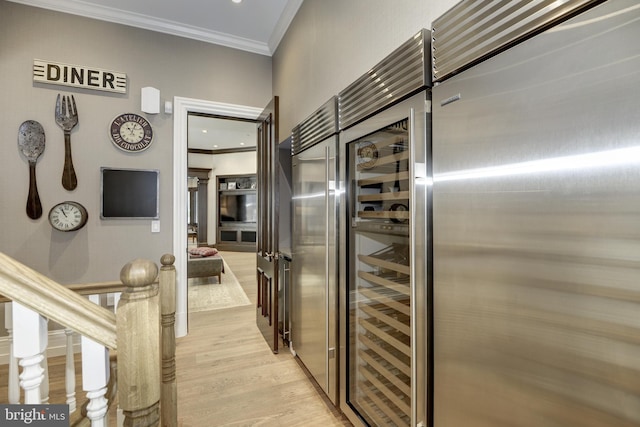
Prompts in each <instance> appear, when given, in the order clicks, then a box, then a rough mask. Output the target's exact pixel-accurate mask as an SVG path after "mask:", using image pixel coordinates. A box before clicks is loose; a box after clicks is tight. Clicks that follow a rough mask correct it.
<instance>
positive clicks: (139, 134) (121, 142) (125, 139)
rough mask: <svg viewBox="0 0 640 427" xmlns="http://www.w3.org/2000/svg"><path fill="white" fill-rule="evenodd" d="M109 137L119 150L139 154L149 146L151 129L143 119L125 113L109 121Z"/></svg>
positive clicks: (151, 134)
mask: <svg viewBox="0 0 640 427" xmlns="http://www.w3.org/2000/svg"><path fill="white" fill-rule="evenodd" d="M109 136H110V137H111V141H112V142H113V144H114V145H115V146H116V147H118V148H119V149H121V150H124V151H128V152H139V151H144V150H146V149H147V148H149V146H150V145H151V142H152V140H153V129H152V128H151V124H150V123H149V122H148V121H147V119H145V118H144V117H142V116H140V115H138V114H134V113H125V114H120V115H119V116H117V117H116V118H115V119H113V120H112V121H111V126H110V128H109Z"/></svg>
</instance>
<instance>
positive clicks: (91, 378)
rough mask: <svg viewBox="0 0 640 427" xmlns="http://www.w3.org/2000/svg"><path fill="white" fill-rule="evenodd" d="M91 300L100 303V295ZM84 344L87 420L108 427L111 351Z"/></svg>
mask: <svg viewBox="0 0 640 427" xmlns="http://www.w3.org/2000/svg"><path fill="white" fill-rule="evenodd" d="M89 300H91V301H93V302H94V303H99V301H100V298H99V296H98V295H91V296H90V297H89ZM81 342H82V389H83V390H84V391H86V392H87V397H88V398H89V404H88V405H87V418H89V419H90V420H91V426H92V427H107V425H108V414H107V410H108V401H107V399H106V398H105V397H104V396H105V394H106V393H107V383H108V382H109V350H108V349H107V348H106V347H105V346H103V345H100V344H98V343H96V342H95V341H93V340H91V339H89V338H86V337H81Z"/></svg>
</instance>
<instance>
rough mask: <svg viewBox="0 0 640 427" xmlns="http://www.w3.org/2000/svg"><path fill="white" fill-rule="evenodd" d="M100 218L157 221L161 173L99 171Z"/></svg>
mask: <svg viewBox="0 0 640 427" xmlns="http://www.w3.org/2000/svg"><path fill="white" fill-rule="evenodd" d="M100 174H101V179H100V193H101V197H100V200H101V203H100V218H102V219H158V218H159V217H160V201H159V196H158V195H159V189H160V171H159V170H157V169H117V168H107V167H102V168H100Z"/></svg>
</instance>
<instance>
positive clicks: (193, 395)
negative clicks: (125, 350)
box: [0, 252, 351, 427]
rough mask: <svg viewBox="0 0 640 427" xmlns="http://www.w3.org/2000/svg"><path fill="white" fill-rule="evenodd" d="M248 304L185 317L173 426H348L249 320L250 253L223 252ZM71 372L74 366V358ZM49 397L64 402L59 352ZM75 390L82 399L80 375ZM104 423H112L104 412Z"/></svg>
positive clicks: (1, 388)
mask: <svg viewBox="0 0 640 427" xmlns="http://www.w3.org/2000/svg"><path fill="white" fill-rule="evenodd" d="M222 256H223V257H224V259H225V261H226V262H227V264H228V265H229V268H230V269H231V270H232V271H233V273H234V274H235V275H236V277H237V278H238V281H239V282H240V283H241V285H242V287H243V289H244V291H245V293H246V294H247V296H248V297H249V300H250V301H251V303H252V304H251V305H247V306H242V307H235V308H229V309H223V310H214V311H203V312H198V313H192V314H190V315H189V333H188V335H187V336H186V337H182V338H178V339H177V348H176V368H177V383H178V424H179V426H181V427H231V426H234V427H240V426H243V427H248V426H288V427H295V426H301V427H302V426H304V427H307V426H318V427H325V426H351V424H350V423H349V421H347V420H346V418H344V417H342V416H341V415H340V414H339V413H338V412H337V411H336V410H335V408H334V407H333V406H332V405H331V404H330V403H329V402H328V401H326V400H325V399H323V397H322V394H321V392H320V391H319V390H317V389H316V387H315V385H314V383H312V382H311V381H310V380H309V379H308V378H307V376H306V374H305V372H304V370H303V368H302V367H301V366H300V365H299V364H298V362H297V361H296V358H294V357H293V356H292V355H291V353H290V352H289V351H288V348H286V347H284V348H281V350H280V353H279V354H273V352H272V351H271V350H270V348H269V346H268V345H267V343H266V342H265V341H264V339H263V337H262V335H261V334H260V332H259V331H258V328H257V326H256V323H255V302H256V290H257V289H256V276H255V272H256V259H255V257H256V255H255V253H242V252H223V253H222ZM76 371H77V372H81V364H80V360H79V358H77V363H76ZM49 374H50V384H51V392H50V397H51V399H50V402H51V403H63V402H64V400H65V397H64V394H65V392H64V358H63V357H52V358H50V359H49ZM6 384H7V365H1V366H0V403H6V402H7V388H6ZM76 384H77V387H76V395H77V396H78V400H84V396H85V393H84V392H83V391H82V384H81V379H80V378H78V380H77V382H76ZM109 413H110V419H109V426H115V425H116V421H115V420H116V416H115V411H114V410H111V411H110V412H109Z"/></svg>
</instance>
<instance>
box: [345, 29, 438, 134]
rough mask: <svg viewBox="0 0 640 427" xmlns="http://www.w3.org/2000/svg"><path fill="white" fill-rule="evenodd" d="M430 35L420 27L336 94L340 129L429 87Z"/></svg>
mask: <svg viewBox="0 0 640 427" xmlns="http://www.w3.org/2000/svg"><path fill="white" fill-rule="evenodd" d="M429 37H430V35H429V32H428V31H427V30H424V29H423V30H421V31H420V32H419V33H417V34H416V35H415V36H414V37H412V38H411V39H409V40H407V41H406V42H405V43H403V44H402V45H401V46H400V47H398V48H397V49H396V50H394V51H393V52H392V53H391V54H389V55H388V56H387V57H386V58H385V59H383V60H382V61H381V62H380V63H378V64H377V65H375V66H374V67H373V68H371V70H369V71H368V72H367V73H366V74H364V75H363V76H362V77H360V78H359V79H357V80H356V81H355V82H353V83H352V84H350V85H349V86H348V87H347V88H345V89H344V90H342V91H341V92H340V93H339V94H338V104H339V106H338V109H339V126H340V129H346V128H348V127H349V126H352V125H353V124H355V123H357V122H359V121H361V120H363V119H365V118H366V117H368V116H371V115H372V114H374V113H376V112H377V111H380V110H382V109H384V108H385V107H388V106H390V105H392V104H395V103H397V102H399V101H401V100H402V99H404V98H406V97H407V96H409V95H412V94H414V93H416V92H417V91H419V90H420V89H423V88H425V87H427V86H430V82H431V75H430V72H429V70H430V68H431V65H430V53H429V46H430V44H429Z"/></svg>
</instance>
